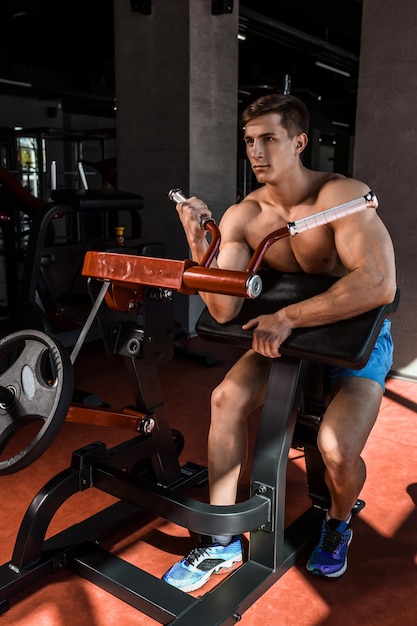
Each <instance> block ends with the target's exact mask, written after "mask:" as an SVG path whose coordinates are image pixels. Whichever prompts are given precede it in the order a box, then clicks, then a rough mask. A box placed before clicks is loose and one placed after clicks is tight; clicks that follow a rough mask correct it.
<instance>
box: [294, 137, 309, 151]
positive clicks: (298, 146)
mask: <svg viewBox="0 0 417 626" xmlns="http://www.w3.org/2000/svg"><path fill="white" fill-rule="evenodd" d="M307 144H308V137H307V135H306V133H300V134H299V135H297V138H296V142H295V154H301V153H302V152H303V151H304V150H305V148H306V146H307Z"/></svg>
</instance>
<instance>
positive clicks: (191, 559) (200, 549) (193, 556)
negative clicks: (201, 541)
mask: <svg viewBox="0 0 417 626" xmlns="http://www.w3.org/2000/svg"><path fill="white" fill-rule="evenodd" d="M209 547H210V546H209V545H201V546H197V548H193V550H191V552H190V553H189V554H188V556H187V558H186V559H185V562H186V563H187V565H194V563H195V561H198V560H199V559H200V558H201V557H202V556H205V555H206V554H209Z"/></svg>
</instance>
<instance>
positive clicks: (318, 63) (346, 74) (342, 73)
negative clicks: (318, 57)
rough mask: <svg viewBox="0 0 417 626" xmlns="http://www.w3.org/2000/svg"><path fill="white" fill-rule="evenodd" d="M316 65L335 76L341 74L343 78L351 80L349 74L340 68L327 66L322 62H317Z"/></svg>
mask: <svg viewBox="0 0 417 626" xmlns="http://www.w3.org/2000/svg"><path fill="white" fill-rule="evenodd" d="M316 65H317V67H322V68H323V69H324V70H329V72H334V73H335V74H340V75H341V76H346V78H350V73H349V72H345V71H344V70H339V68H338V67H333V65H327V64H326V63H322V62H321V61H316Z"/></svg>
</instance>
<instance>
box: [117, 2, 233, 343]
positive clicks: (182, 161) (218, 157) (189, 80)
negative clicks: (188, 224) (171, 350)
mask: <svg viewBox="0 0 417 626" xmlns="http://www.w3.org/2000/svg"><path fill="white" fill-rule="evenodd" d="M234 5H235V6H234V11H233V13H232V14H225V15H212V13H211V2H210V1H209V0H175V2H172V1H170V2H166V1H164V0H152V14H151V15H143V14H141V13H139V12H134V11H132V9H131V3H130V2H129V0H124V1H123V2H122V1H118V2H115V3H114V12H115V64H116V65H115V72H116V102H117V152H118V178H119V188H120V189H122V190H125V191H134V192H137V193H140V194H141V195H142V196H143V197H144V201H145V208H144V211H143V218H144V226H145V233H144V237H145V240H146V241H162V242H163V243H164V245H165V248H166V256H167V257H168V258H181V259H184V258H187V257H188V256H189V251H188V246H187V244H186V240H185V237H184V234H183V230H182V227H181V225H180V223H179V220H178V216H177V213H176V211H175V206H174V205H173V204H172V203H171V202H170V201H169V200H168V196H167V194H168V191H169V190H170V189H171V188H172V187H180V188H182V189H183V190H184V192H185V194H186V195H188V194H189V195H197V196H199V197H200V198H203V199H204V200H205V201H206V202H207V204H208V205H209V206H210V208H211V209H212V210H213V211H214V214H215V217H216V220H218V219H219V218H220V216H221V214H222V213H223V211H224V209H226V208H227V207H228V206H229V205H230V204H232V203H233V202H235V199H236V169H237V143H236V142H237V77H238V41H237V32H238V2H237V1H235V3H234ZM201 308H202V301H201V299H200V297H199V296H192V297H188V296H181V295H180V296H177V297H176V319H177V321H179V322H180V324H181V326H182V327H183V329H184V330H186V331H187V332H190V333H191V334H192V332H193V328H194V322H195V319H196V317H197V315H198V314H199V312H200V310H201Z"/></svg>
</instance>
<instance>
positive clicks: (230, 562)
mask: <svg viewBox="0 0 417 626" xmlns="http://www.w3.org/2000/svg"><path fill="white" fill-rule="evenodd" d="M242 561H243V557H242V555H240V557H234V558H232V559H229V560H228V561H225V562H224V563H222V564H221V565H219V566H218V567H216V568H215V569H213V570H211V572H207V574H206V575H205V576H204V577H203V578H200V580H198V581H197V582H196V583H194V584H193V585H187V586H186V587H176V589H179V590H180V591H184V592H185V593H189V592H190V591H197V589H200V587H202V586H203V585H205V584H206V582H208V580H209V579H210V578H211V576H212V575H213V574H221V573H222V570H224V569H226V570H231V569H232V567H233V565H236V563H241V562H242Z"/></svg>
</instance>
